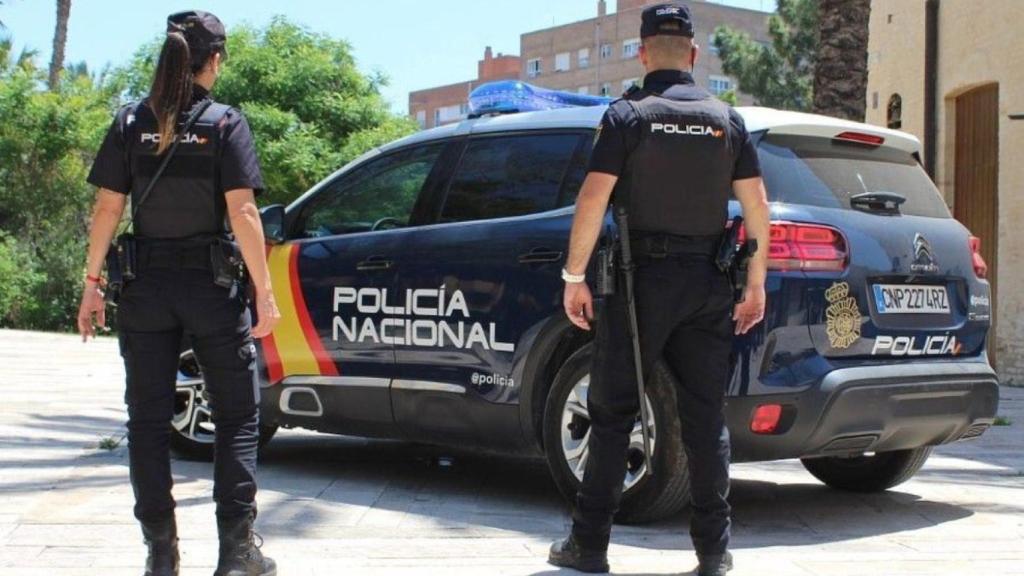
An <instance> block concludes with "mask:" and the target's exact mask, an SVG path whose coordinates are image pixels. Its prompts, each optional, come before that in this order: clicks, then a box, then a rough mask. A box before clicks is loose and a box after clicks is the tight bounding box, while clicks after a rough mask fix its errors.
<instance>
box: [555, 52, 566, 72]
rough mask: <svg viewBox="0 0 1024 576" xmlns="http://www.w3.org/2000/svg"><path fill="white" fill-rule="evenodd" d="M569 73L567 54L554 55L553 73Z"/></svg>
mask: <svg viewBox="0 0 1024 576" xmlns="http://www.w3.org/2000/svg"><path fill="white" fill-rule="evenodd" d="M568 71H569V53H568V52H562V53H561V54H555V72H568Z"/></svg>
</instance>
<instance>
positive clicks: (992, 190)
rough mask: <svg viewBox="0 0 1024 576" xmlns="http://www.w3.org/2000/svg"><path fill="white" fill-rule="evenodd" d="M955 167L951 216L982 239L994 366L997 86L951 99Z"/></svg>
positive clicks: (997, 177)
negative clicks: (989, 301)
mask: <svg viewBox="0 0 1024 576" xmlns="http://www.w3.org/2000/svg"><path fill="white" fill-rule="evenodd" d="M954 137H955V145H956V166H955V168H954V174H955V176H954V182H955V188H954V197H953V212H954V215H955V216H956V219H957V220H959V221H960V222H962V223H963V224H964V226H967V228H968V229H969V230H970V231H971V233H972V234H974V235H975V236H977V237H978V238H981V254H982V257H984V258H985V262H986V263H988V281H989V282H990V283H991V285H992V296H991V314H992V330H991V331H990V332H989V359H990V360H992V361H993V362H994V360H995V359H994V357H993V352H994V350H995V342H994V340H993V336H994V335H995V321H996V310H997V308H996V294H997V292H996V279H997V278H998V274H997V272H998V269H997V264H998V261H997V259H996V255H997V254H998V253H999V251H998V242H999V234H998V232H999V231H998V221H999V216H998V209H999V85H998V84H988V85H985V86H981V87H979V88H975V89H973V90H971V91H969V92H966V93H964V94H962V95H960V96H958V97H957V99H956V134H955V136H954Z"/></svg>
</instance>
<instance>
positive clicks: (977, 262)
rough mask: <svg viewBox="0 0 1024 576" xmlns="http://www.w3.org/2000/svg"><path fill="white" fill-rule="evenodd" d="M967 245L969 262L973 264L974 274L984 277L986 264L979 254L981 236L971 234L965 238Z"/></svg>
mask: <svg viewBox="0 0 1024 576" xmlns="http://www.w3.org/2000/svg"><path fill="white" fill-rule="evenodd" d="M967 245H968V246H970V247H971V263H972V264H974V275H975V276H977V277H978V278H984V277H985V276H986V275H987V274H988V264H986V263H985V259H984V258H983V257H982V256H981V238H978V237H977V236H971V237H970V238H968V239H967Z"/></svg>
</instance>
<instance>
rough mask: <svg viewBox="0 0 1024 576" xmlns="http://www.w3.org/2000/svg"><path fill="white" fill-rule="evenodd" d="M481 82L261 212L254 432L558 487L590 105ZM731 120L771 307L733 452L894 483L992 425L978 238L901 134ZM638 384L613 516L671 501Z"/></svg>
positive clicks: (780, 118)
mask: <svg viewBox="0 0 1024 576" xmlns="http://www.w3.org/2000/svg"><path fill="white" fill-rule="evenodd" d="M498 88H499V89H497V90H491V92H490V96H491V100H490V101H489V102H487V103H486V105H489V106H490V110H491V112H492V113H481V114H480V115H479V117H477V118H474V119H469V120H465V121H463V122H461V123H457V124H453V125H448V126H444V127H440V128H435V129H432V130H427V131H423V132H420V133H418V134H415V135H413V136H410V137H407V138H404V139H401V140H398V141H396V142H393V143H391V144H388V145H386V146H383V147H381V148H379V149H376V150H373V151H371V152H369V153H368V154H366V155H364V156H363V157H361V158H359V159H357V160H356V161H354V162H352V163H350V164H349V165H347V166H345V167H343V168H341V169H340V170H338V171H337V172H336V173H334V174H332V175H331V176H330V177H328V178H327V179H325V180H324V181H323V182H321V183H320V184H318V185H316V186H315V187H313V189H311V190H310V191H309V192H307V193H306V194H304V195H303V196H302V197H300V198H299V199H298V200H296V201H295V202H293V203H292V204H291V205H290V206H288V207H287V208H283V207H281V206H271V207H267V208H265V209H264V212H263V217H264V222H265V226H266V229H267V232H268V238H269V240H270V245H269V246H268V253H269V262H270V267H271V269H272V276H273V282H274V290H275V293H276V296H277V300H278V302H279V304H280V307H281V310H282V314H283V317H284V318H283V320H282V322H281V323H280V325H279V326H278V328H277V329H276V330H275V331H274V333H273V335H272V336H270V337H268V338H266V339H264V340H263V341H262V342H261V344H260V348H261V354H260V363H261V366H260V367H261V374H262V419H263V430H262V432H263V439H264V440H269V438H270V436H272V434H273V431H274V430H276V429H277V428H278V427H281V426H283V427H286V428H293V427H300V428H306V429H310V430H316V431H321V432H327V433H337V434H347V435H356V436H368V437H381V438H397V439H408V440H415V441H418V442H431V443H437V444H442V445H443V444H448V445H458V446H461V447H466V446H472V447H476V448H479V449H482V450H489V451H498V452H506V453H515V454H529V455H535V456H537V457H544V458H546V459H547V463H548V466H549V468H550V470H551V474H552V476H553V477H554V479H555V481H556V483H557V485H558V486H559V488H560V489H561V491H562V492H563V493H564V494H565V495H566V496H569V495H571V494H573V493H574V492H575V489H576V485H577V483H578V482H579V480H580V478H581V476H582V474H583V469H584V467H585V464H586V462H587V457H588V450H587V443H588V438H589V422H590V421H589V418H588V411H587V390H588V385H589V374H588V369H589V366H590V359H591V354H592V347H591V341H590V340H591V337H592V336H591V334H589V333H585V332H583V331H580V330H578V329H575V328H574V327H573V326H572V325H571V324H570V323H569V322H568V320H567V319H566V317H565V315H564V313H563V311H562V305H561V293H562V286H563V284H562V281H561V279H560V276H559V275H560V270H561V267H562V264H563V261H564V258H565V252H566V247H567V243H568V236H569V230H570V227H571V222H572V216H573V201H574V198H575V195H576V193H577V191H578V190H579V187H580V184H581V182H582V181H583V178H584V174H585V170H586V166H587V159H588V156H589V154H590V151H591V148H592V145H593V142H594V137H595V130H596V128H597V126H598V123H599V121H600V118H601V115H602V113H603V111H604V106H601V105H598V106H589V107H578V106H577V107H567V108H561V109H552V110H542V111H532V112H520V113H514V112H515V111H517V110H524V109H527V110H528V109H530V108H531V107H533V108H546V107H548V106H550V105H552V103H551V102H550V99H551V98H553V97H557V96H558V95H557V94H556V95H551V94H550V93H547V92H545V91H542V90H532V89H531V88H530V87H529V86H525V85H522V84H511V85H506V86H505V87H504V89H506V90H505V93H504V99H503V97H502V95H501V94H502V89H501V87H498ZM495 93H497V94H498V96H495ZM563 96H564V98H563V100H571V99H572V97H569V96H565V95H563ZM556 99H557V98H556ZM478 103H479V102H478ZM558 105H561V104H558ZM739 111H740V113H741V114H742V115H743V117H744V118H745V120H746V124H747V127H748V128H749V130H750V132H751V133H752V134H753V137H754V138H755V139H756V142H757V146H758V150H759V153H760V157H761V163H762V166H763V169H764V178H765V182H766V185H767V189H768V194H769V196H770V200H771V216H772V228H771V245H770V247H769V257H770V260H769V263H770V264H769V265H770V273H769V276H768V284H767V293H768V308H767V310H766V314H765V319H764V322H763V323H761V324H760V325H759V326H757V327H756V328H755V329H754V330H752V331H751V333H750V334H748V335H746V336H745V337H742V338H739V339H738V340H737V341H736V344H735V350H734V356H735V369H734V371H733V374H732V378H731V381H730V383H729V387H728V396H729V398H728V405H727V408H726V411H727V419H728V423H729V428H730V430H731V433H732V444H733V459H734V461H737V462H741V461H762V460H776V459H785V458H800V459H801V461H802V462H803V464H804V466H805V467H806V468H807V470H809V471H810V472H811V473H812V474H813V475H814V476H816V477H817V478H819V479H820V480H821V481H822V482H824V483H826V484H827V485H829V486H832V487H835V488H839V489H844V490H855V491H878V490H885V489H887V488H890V487H892V486H895V485H897V484H899V483H901V482H903V481H905V480H907V479H908V478H910V477H911V476H912V475H913V474H914V473H916V472H917V471H918V470H919V469H920V468H921V466H922V465H923V464H924V462H925V460H926V459H927V458H928V455H929V453H930V452H931V450H932V447H933V446H935V445H938V444H943V443H948V442H955V441H958V440H964V439H968V438H974V437H977V436H979V435H980V434H982V433H983V432H984V431H985V430H986V429H987V428H988V427H989V425H991V424H992V422H993V419H994V416H995V414H996V408H997V403H998V387H997V380H996V376H995V374H994V373H993V370H992V368H991V367H990V365H989V362H988V358H987V353H986V334H987V332H988V330H989V324H990V318H991V314H992V310H991V307H990V294H989V284H988V283H987V282H986V281H985V279H984V277H985V262H984V261H983V260H982V258H981V256H980V254H979V240H978V239H977V238H974V237H972V236H971V235H970V232H969V231H968V230H966V229H965V228H964V227H963V226H962V225H961V224H960V223H959V222H957V221H956V220H954V219H953V218H952V217H951V216H950V213H949V211H948V209H947V207H946V205H945V203H944V202H943V200H942V198H941V197H940V195H939V193H938V191H937V190H936V188H935V186H934V185H933V184H932V182H931V181H930V180H929V178H928V176H927V175H926V174H925V172H924V171H923V170H922V168H921V166H920V165H919V156H918V155H919V142H918V141H917V140H916V139H915V138H914V137H912V136H910V135H908V134H905V133H902V132H896V131H892V130H886V129H882V128H878V127H874V126H869V125H865V124H859V123H853V122H847V121H841V120H836V119H832V118H826V117H821V116H813V115H807V114H799V113H792V112H780V111H776V110H769V109H765V108H740V109H739ZM730 212H731V213H732V214H733V215H735V214H737V213H738V212H739V207H738V205H736V203H735V202H733V203H732V206H731V207H730ZM724 224H725V223H723V225H724ZM614 233H615V230H614V226H613V224H612V222H611V220H610V219H609V221H608V226H607V236H612V235H614ZM592 276H593V275H591V277H592ZM664 305H665V306H672V305H673V303H672V302H665V303H664ZM648 394H649V398H648V399H647V401H648V402H649V403H650V407H651V410H650V414H651V418H650V420H649V422H648V423H647V424H648V425H649V426H650V429H651V431H652V435H653V450H654V458H655V462H656V464H655V466H656V467H657V468H658V470H659V473H658V474H656V475H648V474H646V470H645V465H644V458H643V457H642V448H641V446H642V443H641V434H640V430H641V428H640V422H639V419H638V421H637V424H636V428H635V430H634V434H633V442H632V444H631V448H630V452H629V455H628V465H629V471H628V474H627V477H626V479H625V485H624V487H623V488H624V490H625V495H624V499H623V506H622V509H621V512H620V514H619V520H620V521H624V522H643V521H650V520H654V519H658V518H663V517H665V516H668V515H671V514H673V513H675V512H677V511H678V510H680V509H681V508H682V507H683V506H684V505H685V503H686V500H687V498H686V496H687V485H688V482H687V471H686V466H685V458H686V455H685V452H684V451H683V447H682V445H681V441H680V436H679V420H678V415H677V413H676V410H675V409H674V408H673V407H674V406H675V405H676V401H675V384H674V382H673V378H672V375H671V374H670V373H669V372H668V371H667V370H666V369H665V368H664V367H663V366H659V367H658V368H657V369H656V371H655V374H653V376H652V378H651V381H650V382H649V383H648ZM173 428H174V434H173V438H174V445H175V446H176V447H177V448H178V449H179V450H181V451H185V452H188V453H192V454H208V453H209V452H210V443H211V440H212V432H213V425H212V423H211V421H210V418H209V410H208V407H207V399H206V394H205V391H204V388H203V381H202V375H201V373H200V369H199V366H198V365H197V363H196V361H195V359H194V358H193V356H192V354H191V352H189V351H186V352H184V353H183V354H182V360H181V366H180V372H179V379H178V394H177V403H176V413H175V418H174V421H173Z"/></svg>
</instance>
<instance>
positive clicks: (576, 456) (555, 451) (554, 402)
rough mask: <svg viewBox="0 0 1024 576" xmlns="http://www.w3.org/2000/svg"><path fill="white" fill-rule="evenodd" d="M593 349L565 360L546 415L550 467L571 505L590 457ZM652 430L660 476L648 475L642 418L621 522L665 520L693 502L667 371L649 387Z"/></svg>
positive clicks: (632, 438)
mask: <svg viewBox="0 0 1024 576" xmlns="http://www.w3.org/2000/svg"><path fill="white" fill-rule="evenodd" d="M592 358H593V347H592V346H591V345H588V346H586V347H584V348H582V349H581V350H579V351H578V352H576V353H575V354H573V355H572V356H571V357H569V359H568V360H566V362H565V364H563V365H562V368H561V369H560V370H559V372H558V374H557V375H556V376H555V381H554V383H553V384H552V386H551V391H550V392H549V393H548V399H547V405H546V407H545V410H544V447H545V455H546V457H547V461H548V468H549V469H550V470H551V475H552V477H553V478H554V480H555V484H556V485H557V486H558V489H559V490H560V491H561V492H562V495H563V496H565V498H566V499H567V500H569V501H572V500H573V499H574V497H575V495H576V491H577V490H578V488H579V485H580V482H581V481H582V480H583V471H584V469H585V468H586V464H587V460H588V459H589V456H590V451H589V441H590V414H589V410H588V408H587V397H588V395H589V391H590V365H591V361H592ZM647 406H648V413H649V415H650V418H649V420H648V429H649V430H650V432H651V442H652V448H653V452H654V467H655V474H654V475H653V476H652V475H650V474H648V473H647V465H646V463H645V462H644V456H643V437H642V436H641V428H640V418H639V416H638V417H637V420H636V424H635V425H634V427H633V431H632V433H631V434H630V443H629V451H628V454H627V456H626V479H625V481H624V483H623V496H622V503H621V506H620V509H619V512H618V514H617V515H616V517H615V519H616V521H618V522H621V523H627V524H630V523H644V522H653V521H656V520H661V519H663V518H667V517H669V516H672V515H674V514H675V513H677V512H679V511H680V510H681V509H682V508H683V507H684V506H685V505H686V502H687V500H688V498H689V487H690V482H689V474H688V472H687V469H686V453H685V452H684V451H683V444H682V436H681V435H680V429H679V415H678V413H677V410H676V395H675V390H674V387H673V382H672V379H671V377H670V376H669V375H668V373H667V371H666V370H664V369H663V368H661V369H659V370H656V371H655V374H654V375H653V377H652V378H650V381H649V382H647Z"/></svg>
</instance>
